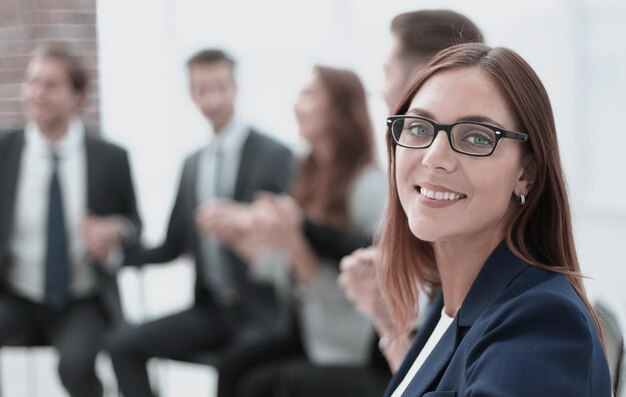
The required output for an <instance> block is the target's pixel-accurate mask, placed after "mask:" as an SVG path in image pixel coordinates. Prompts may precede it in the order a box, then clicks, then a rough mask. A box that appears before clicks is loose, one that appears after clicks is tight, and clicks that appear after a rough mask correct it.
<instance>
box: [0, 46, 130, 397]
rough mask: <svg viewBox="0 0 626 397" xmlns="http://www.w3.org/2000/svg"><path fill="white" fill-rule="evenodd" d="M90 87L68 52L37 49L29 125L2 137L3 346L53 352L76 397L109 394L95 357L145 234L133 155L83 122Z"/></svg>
mask: <svg viewBox="0 0 626 397" xmlns="http://www.w3.org/2000/svg"><path fill="white" fill-rule="evenodd" d="M87 82H88V78H87V74H86V71H85V70H84V69H83V68H82V67H81V65H80V64H79V62H78V60H77V58H75V57H74V56H73V55H72V54H71V53H70V52H69V51H67V50H66V49H65V48H64V47H61V46H45V47H42V48H40V49H38V51H36V53H35V55H34V56H33V58H32V59H31V60H30V62H29V64H28V67H27V69H26V79H25V82H24V87H23V94H24V102H25V109H26V115H27V118H28V123H27V124H26V126H25V127H24V128H23V129H21V130H19V131H12V132H9V133H6V134H2V135H0V346H3V345H11V344H32V343H46V344H50V345H52V346H54V347H55V348H56V349H57V350H58V352H59V354H60V361H59V375H60V377H61V381H62V383H63V385H64V386H65V388H66V389H67V390H68V392H69V393H70V395H71V396H73V397H91V396H94V397H99V396H102V393H103V391H102V385H101V383H100V381H99V380H98V378H97V376H96V374H95V369H94V366H95V358H96V355H97V353H98V351H99V350H100V347H101V345H102V338H103V335H104V331H105V329H106V328H107V327H108V326H109V325H111V323H113V322H119V321H121V307H120V304H119V296H118V294H117V287H116V283H115V277H114V272H115V269H116V268H117V267H118V266H119V263H118V262H120V258H121V257H122V256H123V249H124V248H128V247H129V246H131V245H132V244H133V243H134V242H135V241H137V239H138V236H139V232H140V228H141V224H140V220H139V216H138V213H137V209H136V205H135V193H134V189H133V184H132V181H131V173H130V168H129V161H128V156H127V154H126V152H125V151H124V150H123V149H121V148H119V147H117V146H115V145H113V144H111V143H107V142H104V141H102V140H101V139H98V138H96V137H94V136H92V135H91V134H87V133H86V132H85V127H84V125H83V123H82V122H81V119H80V117H79V110H80V108H81V106H82V105H83V103H84V102H85V98H86V94H87Z"/></svg>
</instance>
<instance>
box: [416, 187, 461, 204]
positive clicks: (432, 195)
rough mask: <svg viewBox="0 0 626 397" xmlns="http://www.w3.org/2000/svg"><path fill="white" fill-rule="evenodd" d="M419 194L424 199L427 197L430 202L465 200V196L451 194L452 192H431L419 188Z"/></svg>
mask: <svg viewBox="0 0 626 397" xmlns="http://www.w3.org/2000/svg"><path fill="white" fill-rule="evenodd" d="M420 194H421V195H422V196H424V197H428V198H429V199H432V200H440V201H446V200H447V201H453V200H459V199H461V198H465V195H461V194H458V193H452V192H435V191H432V190H428V189H426V188H425V187H421V188H420Z"/></svg>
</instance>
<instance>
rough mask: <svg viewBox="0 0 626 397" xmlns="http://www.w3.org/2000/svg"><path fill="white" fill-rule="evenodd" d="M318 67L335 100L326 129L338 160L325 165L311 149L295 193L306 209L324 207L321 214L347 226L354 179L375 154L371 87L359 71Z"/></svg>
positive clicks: (320, 76) (324, 84)
mask: <svg viewBox="0 0 626 397" xmlns="http://www.w3.org/2000/svg"><path fill="white" fill-rule="evenodd" d="M314 72H315V73H316V76H317V77H319V80H320V82H321V83H322V86H323V87H324V90H325V91H326V93H327V94H328V98H329V101H330V103H329V107H328V113H327V115H326V117H327V123H326V127H327V130H326V134H327V136H329V137H330V138H331V142H332V144H333V149H332V153H331V156H332V158H331V162H330V164H332V166H331V167H323V166H322V165H321V164H320V163H319V161H317V159H316V158H315V157H314V155H313V153H312V152H311V153H310V154H309V155H308V156H307V157H305V158H304V159H303V160H302V161H301V163H300V164H299V168H298V171H297V173H296V175H297V177H296V179H295V182H294V185H293V188H292V195H293V197H294V198H295V200H296V201H297V202H298V204H300V206H301V207H302V208H303V210H304V211H305V212H308V211H309V209H310V208H311V207H313V206H315V207H316V208H321V212H322V214H323V218H324V219H320V220H322V221H324V222H327V223H329V224H331V225H333V226H336V227H341V228H344V227H346V226H347V224H348V213H347V212H348V208H347V197H348V192H349V189H350V188H351V186H352V182H353V181H354V179H355V177H356V176H357V174H358V173H359V172H360V171H361V170H362V169H363V167H364V166H366V165H367V164H370V163H372V162H373V160H374V154H373V143H372V125H371V122H370V118H369V114H368V111H367V99H366V95H365V89H364V88H363V85H362V84H361V81H360V80H359V78H358V77H357V75H356V74H355V73H354V72H351V71H349V70H341V69H335V68H330V67H325V66H315V68H314Z"/></svg>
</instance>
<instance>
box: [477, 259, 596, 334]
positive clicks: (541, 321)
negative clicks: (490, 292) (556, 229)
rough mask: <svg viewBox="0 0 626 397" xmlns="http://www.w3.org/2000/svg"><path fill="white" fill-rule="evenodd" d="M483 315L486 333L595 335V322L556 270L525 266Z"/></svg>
mask: <svg viewBox="0 0 626 397" xmlns="http://www.w3.org/2000/svg"><path fill="white" fill-rule="evenodd" d="M487 313H488V315H487V316H486V317H485V318H484V320H483V321H484V322H485V332H493V331H496V330H499V331H505V330H506V329H508V328H515V329H516V331H515V332H520V331H522V330H528V331H529V332H535V333H542V332H544V333H547V334H546V336H549V337H550V339H552V338H553V337H554V335H555V333H556V334H565V333H568V334H572V336H573V334H577V336H578V337H579V338H580V340H581V341H583V340H589V341H591V339H593V336H594V335H595V336H597V330H596V327H595V323H594V322H593V319H592V317H591V314H590V313H589V310H588V309H587V307H586V306H585V305H584V303H583V302H582V300H581V299H580V297H579V296H578V294H577V293H576V291H575V290H574V288H573V287H572V285H571V284H570V283H569V281H568V280H567V278H566V277H565V276H564V275H562V274H558V273H553V272H549V271H546V270H542V269H537V268H534V267H532V266H529V267H528V268H526V269H525V270H524V271H523V272H522V273H521V274H520V275H519V276H518V277H517V278H516V280H514V281H513V283H511V285H510V286H509V287H508V289H507V291H506V292H505V294H504V295H503V296H502V297H501V298H500V300H499V302H496V304H495V305H494V307H493V308H492V309H491V313H490V311H489V310H488V311H487Z"/></svg>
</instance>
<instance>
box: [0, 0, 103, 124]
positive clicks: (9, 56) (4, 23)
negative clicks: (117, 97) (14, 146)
mask: <svg viewBox="0 0 626 397" xmlns="http://www.w3.org/2000/svg"><path fill="white" fill-rule="evenodd" d="M49 41H53V42H64V43H67V45H68V46H69V48H70V49H71V50H72V51H73V52H74V53H75V54H79V55H80V57H81V60H82V62H83V64H84V65H85V66H86V67H87V68H88V70H89V75H90V88H89V98H88V101H87V104H86V105H85V108H84V109H83V117H84V120H85V124H87V125H88V126H90V127H95V128H97V127H98V125H99V124H100V115H99V110H98V41H97V34H96V0H0V129H8V128H12V127H18V126H21V125H23V123H24V116H23V113H22V100H21V83H22V80H23V78H24V68H25V67H26V64H27V62H28V59H29V55H30V54H31V52H32V51H33V49H34V48H35V47H36V46H37V44H39V43H43V42H49Z"/></svg>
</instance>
